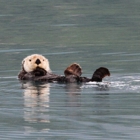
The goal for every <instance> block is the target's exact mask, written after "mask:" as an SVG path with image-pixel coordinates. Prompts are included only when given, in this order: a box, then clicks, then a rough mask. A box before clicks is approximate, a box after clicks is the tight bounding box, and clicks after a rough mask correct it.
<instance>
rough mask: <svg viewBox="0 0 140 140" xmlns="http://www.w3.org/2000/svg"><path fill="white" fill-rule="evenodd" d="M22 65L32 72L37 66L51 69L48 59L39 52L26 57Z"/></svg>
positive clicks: (47, 69)
mask: <svg viewBox="0 0 140 140" xmlns="http://www.w3.org/2000/svg"><path fill="white" fill-rule="evenodd" d="M22 66H23V69H24V70H25V71H26V72H32V71H34V70H35V69H36V68H37V67H39V68H42V69H44V70H46V71H47V72H49V71H51V70H50V66H49V61H48V59H46V58H45V57H44V56H42V55H39V54H33V55H30V56H27V57H26V58H24V60H23V61H22Z"/></svg>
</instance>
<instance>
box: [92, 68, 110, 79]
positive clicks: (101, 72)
mask: <svg viewBox="0 0 140 140" xmlns="http://www.w3.org/2000/svg"><path fill="white" fill-rule="evenodd" d="M105 76H110V72H109V70H108V69H107V68H105V67H100V68H98V69H96V71H95V72H94V73H93V76H92V79H91V81H97V82H101V81H102V79H103V78H104V77H105Z"/></svg>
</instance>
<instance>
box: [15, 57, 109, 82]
mask: <svg viewBox="0 0 140 140" xmlns="http://www.w3.org/2000/svg"><path fill="white" fill-rule="evenodd" d="M81 74H82V68H81V67H80V65H79V64H77V63H73V64H71V65H70V66H68V67H67V68H66V69H65V71H64V75H63V76H61V75H56V74H53V73H52V72H51V69H50V66H49V61H48V59H47V58H45V57H44V56H42V55H39V54H33V55H30V56H27V57H26V58H24V59H23V61H22V69H21V71H20V72H19V74H18V78H19V79H20V80H33V81H46V82H54V81H57V82H66V83H67V82H69V83H71V82H89V81H97V82H101V81H102V79H103V78H104V77H105V76H110V72H109V70H108V69H107V68H104V67H100V68H98V69H97V70H96V71H95V72H94V73H93V76H92V78H87V77H81Z"/></svg>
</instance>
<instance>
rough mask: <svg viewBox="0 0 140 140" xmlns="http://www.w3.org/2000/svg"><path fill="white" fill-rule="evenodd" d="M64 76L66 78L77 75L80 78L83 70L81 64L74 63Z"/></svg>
mask: <svg viewBox="0 0 140 140" xmlns="http://www.w3.org/2000/svg"><path fill="white" fill-rule="evenodd" d="M64 74H65V76H66V77H67V76H69V75H75V76H78V77H79V76H81V74H82V68H81V67H80V65H79V64H77V63H73V64H71V65H70V66H68V67H67V68H66V69H65V71H64Z"/></svg>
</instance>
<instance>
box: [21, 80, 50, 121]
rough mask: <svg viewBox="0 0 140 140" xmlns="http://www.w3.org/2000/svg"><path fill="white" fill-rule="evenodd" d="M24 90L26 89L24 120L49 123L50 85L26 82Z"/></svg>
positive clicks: (23, 84) (23, 85) (23, 86)
mask: <svg viewBox="0 0 140 140" xmlns="http://www.w3.org/2000/svg"><path fill="white" fill-rule="evenodd" d="M22 88H24V120H25V121H28V122H44V123H49V122H50V120H49V94H50V85H49V84H48V83H47V84H42V85H41V84H36V83H34V82H24V83H22Z"/></svg>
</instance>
